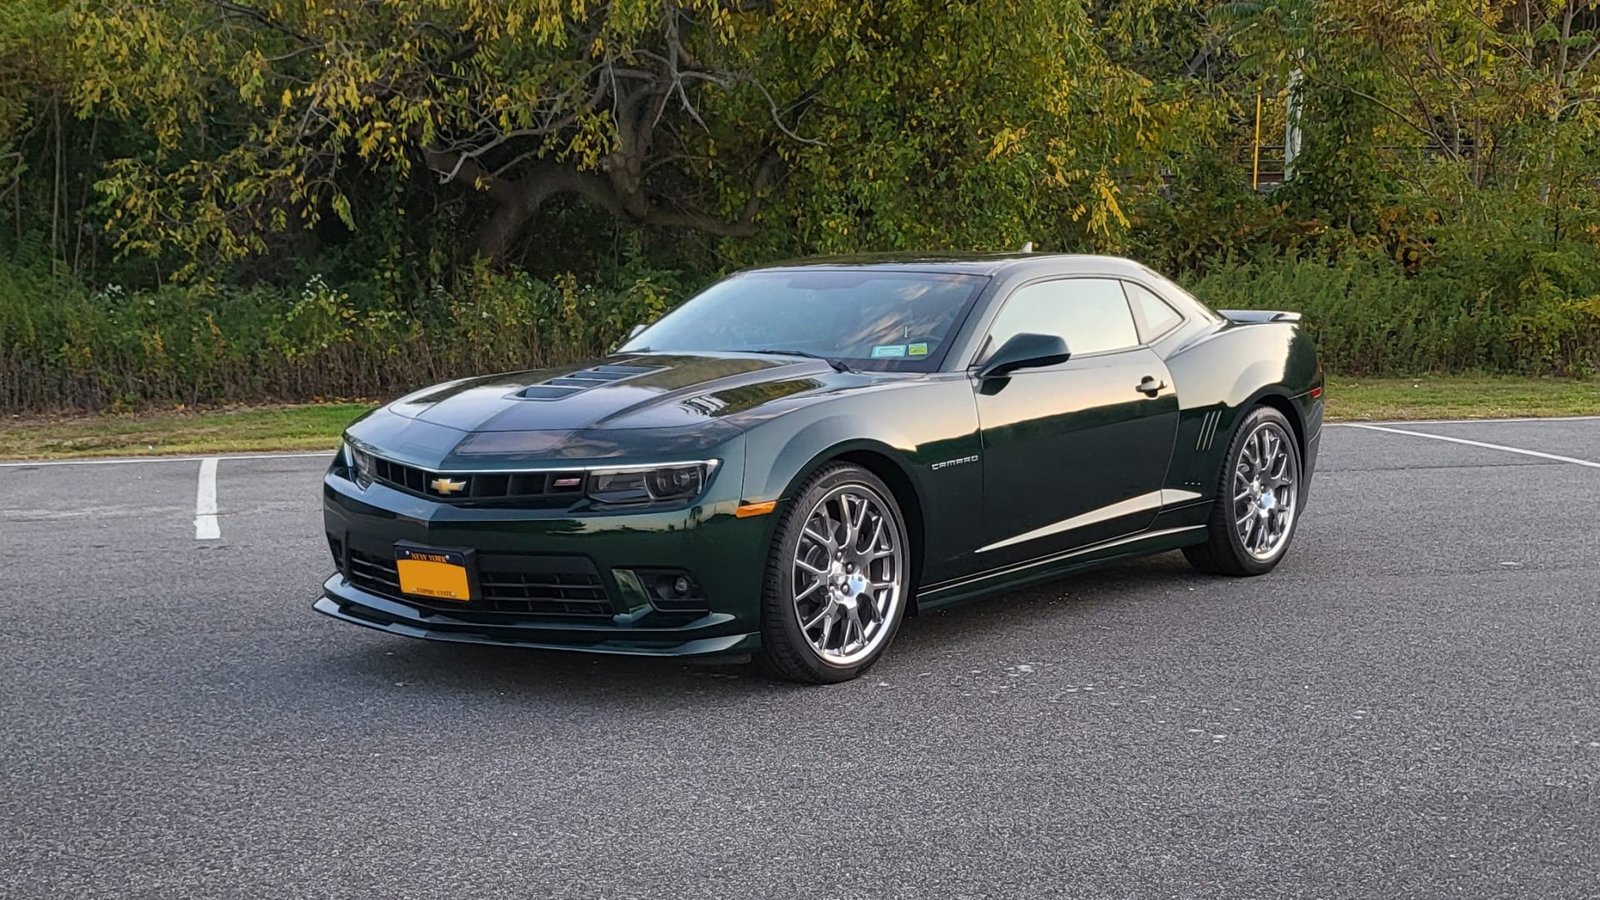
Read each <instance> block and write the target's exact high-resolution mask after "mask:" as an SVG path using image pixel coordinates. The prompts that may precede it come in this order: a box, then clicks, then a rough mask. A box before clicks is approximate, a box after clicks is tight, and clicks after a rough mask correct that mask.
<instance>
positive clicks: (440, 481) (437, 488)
mask: <svg viewBox="0 0 1600 900" xmlns="http://www.w3.org/2000/svg"><path fill="white" fill-rule="evenodd" d="M428 487H431V488H433V492H434V493H435V494H444V495H445V496H447V497H448V496H449V495H451V494H454V493H457V492H458V491H464V490H466V489H467V483H466V482H465V481H456V480H455V479H453V478H435V479H434V480H432V481H430V482H428Z"/></svg>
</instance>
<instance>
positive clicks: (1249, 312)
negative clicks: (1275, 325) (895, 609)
mask: <svg viewBox="0 0 1600 900" xmlns="http://www.w3.org/2000/svg"><path fill="white" fill-rule="evenodd" d="M1217 312H1218V313H1221V314H1222V316H1223V317H1224V318H1226V319H1228V320H1229V321H1232V322H1238V323H1239V324H1241V325H1261V324H1263V323H1266V322H1298V321H1300V314H1299V313H1297V312H1282V311H1279V310H1274V309H1219V310H1217Z"/></svg>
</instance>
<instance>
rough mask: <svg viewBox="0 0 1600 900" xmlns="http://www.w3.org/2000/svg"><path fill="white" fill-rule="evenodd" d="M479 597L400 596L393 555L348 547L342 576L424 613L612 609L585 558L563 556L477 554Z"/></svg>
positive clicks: (600, 612)
mask: <svg viewBox="0 0 1600 900" xmlns="http://www.w3.org/2000/svg"><path fill="white" fill-rule="evenodd" d="M477 569H478V590H479V596H478V599H477V600H475V601H473V602H472V603H456V602H453V601H449V600H443V601H434V600H429V599H427V598H425V597H412V596H409V595H407V594H403V593H401V592H400V573H399V570H398V569H397V568H396V567H395V562H394V557H393V556H380V555H377V554H372V553H362V552H361V551H359V550H356V549H353V548H352V549H351V550H350V551H349V554H348V564H347V571H346V573H345V577H347V578H349V579H350V583H351V584H353V585H355V586H356V587H358V588H361V589H362V590H364V591H368V592H370V593H373V594H378V595H380V596H384V597H388V598H390V599H391V600H399V601H401V602H402V603H408V604H411V605H412V606H419V607H423V608H426V609H437V610H448V611H455V612H494V613H506V614H511V615H524V616H559V617H570V616H587V617H599V616H603V617H610V616H611V615H612V613H613V612H614V611H615V610H613V608H612V606H611V600H610V598H609V597H607V596H606V589H605V586H604V585H602V584H601V583H600V573H599V572H597V571H596V570H595V567H594V564H593V563H590V562H589V561H588V560H586V559H581V558H578V557H568V556H526V555H521V554H499V555H496V554H480V555H479V556H478V565H477Z"/></svg>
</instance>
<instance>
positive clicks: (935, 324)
mask: <svg viewBox="0 0 1600 900" xmlns="http://www.w3.org/2000/svg"><path fill="white" fill-rule="evenodd" d="M987 281H988V279H987V278H986V277H983V276H979V275H946V274H936V273H929V272H898V271H882V270H871V269H802V270H795V271H766V272H750V273H747V274H744V275H735V276H734V277H732V278H729V279H727V280H725V281H721V282H718V283H717V284H714V285H712V286H711V287H709V288H707V289H706V290H705V291H703V292H701V293H700V294H698V295H696V296H695V297H692V298H690V299H689V300H688V301H686V302H685V303H684V304H683V305H682V306H680V307H678V308H677V309H675V310H673V311H672V312H670V313H668V314H667V315H666V316H665V317H663V318H662V319H661V320H660V321H658V322H656V323H655V324H654V325H652V326H650V327H649V328H647V329H645V330H644V331H642V332H640V333H639V335H638V336H636V337H634V338H633V340H630V341H628V343H626V344H624V345H623V346H622V349H621V350H620V351H618V352H622V353H630V352H646V351H665V352H692V351H729V350H731V351H744V352H751V351H763V350H764V351H769V352H770V351H792V352H795V353H801V354H808V355H812V356H820V357H824V358H826V359H830V360H839V361H842V362H845V363H847V364H848V365H849V366H850V367H851V368H861V369H880V370H904V371H913V372H931V371H933V370H935V369H936V368H938V365H939V362H940V361H941V360H942V359H943V358H944V354H945V352H946V351H947V350H948V347H949V341H950V339H951V338H953V337H954V336H955V333H956V329H957V328H958V327H959V326H960V324H961V321H962V320H963V319H964V318H966V315H967V310H968V309H970V308H971V306H972V301H973V300H974V299H975V298H976V297H977V296H978V292H979V291H981V290H982V289H983V286H984V284H985V283H987Z"/></svg>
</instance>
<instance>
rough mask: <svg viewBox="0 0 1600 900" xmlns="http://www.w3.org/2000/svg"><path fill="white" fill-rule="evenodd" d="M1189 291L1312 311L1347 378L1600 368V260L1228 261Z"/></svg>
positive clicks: (1220, 300) (1231, 301)
mask: <svg viewBox="0 0 1600 900" xmlns="http://www.w3.org/2000/svg"><path fill="white" fill-rule="evenodd" d="M1188 286H1189V288H1190V289H1191V290H1192V291H1193V292H1194V293H1195V295H1196V296H1198V297H1200V298H1201V299H1202V300H1205V301H1206V302H1207V303H1209V304H1211V305H1212V306H1213V307H1217V308H1222V309H1293V310H1298V311H1300V312H1302V313H1304V314H1305V317H1306V321H1307V323H1308V326H1309V327H1310V329H1311V330H1312V332H1313V333H1314V334H1315V335H1316V338H1317V344H1318V349H1319V350H1320V351H1321V353H1322V357H1323V361H1324V363H1325V364H1326V365H1327V367H1328V368H1329V369H1331V370H1332V371H1335V372H1340V373H1344V374H1348V375H1394V374H1410V373H1420V372H1483V371H1491V372H1506V373H1518V374H1529V375H1548V374H1554V375H1576V376H1592V375H1594V374H1596V373H1597V372H1600V253H1594V252H1589V253H1587V254H1580V253H1571V252H1569V253H1561V254H1546V253H1536V254H1532V255H1523V254H1521V253H1519V252H1517V251H1515V250H1513V251H1509V252H1500V253H1490V254H1488V255H1486V256H1484V257H1483V258H1481V259H1478V260H1474V261H1472V262H1470V263H1465V262H1463V263H1459V264H1455V265H1451V266H1441V267H1437V268H1429V269H1427V270H1424V271H1423V272H1420V273H1418V274H1414V275H1413V274H1408V273H1407V271H1406V270H1405V268H1404V267H1403V266H1402V265H1400V264H1398V263H1396V262H1395V261H1393V260H1392V259H1389V258H1386V257H1384V256H1382V255H1379V254H1376V253H1371V252H1352V253H1349V254H1346V255H1345V256H1344V257H1342V258H1341V259H1338V260H1336V261H1333V262H1328V261H1323V260H1314V259H1284V258H1281V257H1264V258H1259V259H1252V260H1246V261H1240V262H1232V263H1227V264H1224V265H1221V266H1218V267H1216V268H1215V269H1213V270H1212V271H1210V272H1209V273H1208V274H1206V275H1204V276H1202V277H1199V278H1196V279H1193V280H1192V281H1191V282H1190V283H1189V285H1188Z"/></svg>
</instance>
